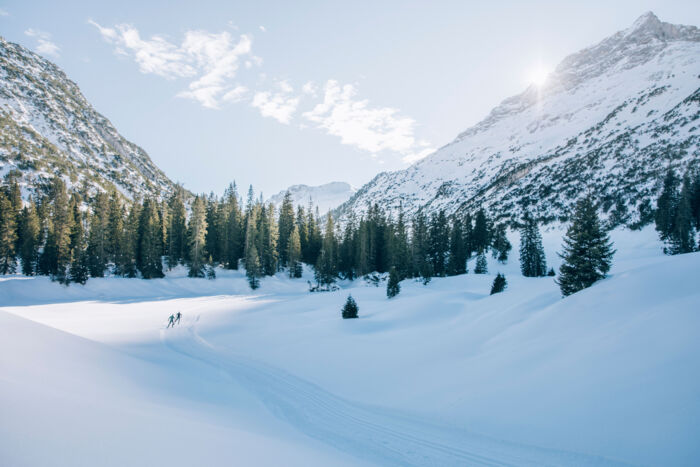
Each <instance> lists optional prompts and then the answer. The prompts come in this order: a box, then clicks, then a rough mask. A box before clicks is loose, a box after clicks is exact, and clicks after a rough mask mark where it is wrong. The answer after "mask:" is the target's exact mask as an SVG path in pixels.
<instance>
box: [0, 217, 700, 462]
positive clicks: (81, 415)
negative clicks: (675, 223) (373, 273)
mask: <svg viewBox="0 0 700 467" xmlns="http://www.w3.org/2000/svg"><path fill="white" fill-rule="evenodd" d="M561 235H562V231H561V229H552V230H550V231H548V232H546V233H545V234H544V241H545V249H546V252H547V259H548V261H550V262H551V264H552V265H554V266H556V265H557V260H556V256H555V254H554V252H555V251H556V250H558V249H559V246H560V244H561ZM515 240H516V239H515V238H512V239H511V241H513V242H514V244H517V242H516V241H515ZM613 240H614V241H615V246H616V248H617V249H618V253H617V255H616V260H615V264H614V268H613V271H612V275H611V277H610V278H609V279H607V280H605V281H602V282H601V283H599V284H596V285H595V286H594V287H592V288H590V289H588V290H585V291H583V292H581V293H578V294H575V295H573V296H570V297H568V298H566V299H562V298H561V297H560V294H559V292H558V289H557V287H556V285H555V284H554V282H553V280H552V278H523V277H521V276H520V275H519V274H517V269H518V265H517V261H513V260H511V261H510V262H509V263H508V264H506V265H497V264H496V263H494V262H490V264H489V269H490V271H491V274H489V275H474V274H471V273H470V274H467V275H464V276H458V277H453V278H442V279H440V278H437V279H433V281H432V282H431V283H430V284H429V285H428V286H425V287H424V286H423V285H421V284H419V283H416V282H411V281H404V282H402V284H401V285H402V292H401V294H400V295H399V296H398V297H397V298H395V299H393V300H390V301H389V300H387V299H386V297H385V290H384V288H383V287H380V288H375V287H371V286H365V285H364V283H361V282H360V281H358V282H355V283H344V284H342V285H343V290H341V291H338V292H334V293H322V294H309V293H308V292H306V284H305V282H304V280H289V279H287V278H285V277H283V276H282V275H280V276H277V277H273V278H267V279H265V280H263V282H262V287H261V289H260V290H259V291H257V292H256V293H251V292H250V291H249V290H248V289H247V286H246V285H245V278H244V276H243V274H242V272H240V271H230V272H227V271H221V272H220V274H219V277H218V278H217V279H216V280H214V281H207V280H196V279H188V278H186V277H183V276H184V273H183V271H176V274H175V275H172V276H169V277H167V278H165V279H162V280H152V281H143V280H133V279H115V278H108V279H92V280H90V281H89V282H88V283H87V285H86V286H85V287H81V286H71V287H69V288H64V287H62V286H59V285H57V284H54V283H51V282H49V281H48V280H47V279H46V278H42V277H38V278H29V279H27V278H20V277H13V278H7V279H4V280H2V281H0V295H2V296H3V297H4V300H3V304H4V306H2V307H0V319H1V320H2V325H1V326H0V332H2V333H3V335H2V336H1V337H0V375H2V377H1V379H0V384H2V386H0V392H2V394H0V395H1V396H2V397H0V404H1V406H0V411H2V413H3V414H5V413H11V414H12V416H11V417H9V418H6V417H3V418H2V419H0V432H2V433H3V436H2V437H0V457H2V458H5V457H6V456H12V457H8V458H11V459H17V460H18V463H20V464H26V465H42V463H41V462H40V460H41V459H39V460H37V458H33V457H32V456H39V455H40V453H41V452H42V449H41V448H40V446H41V443H42V442H44V441H46V442H49V443H50V444H51V443H55V444H62V443H67V444H68V445H69V446H70V447H71V449H70V450H66V451H67V452H65V453H61V452H59V451H57V450H49V451H48V452H50V453H57V452H58V454H60V455H62V456H66V457H65V459H67V461H66V462H54V465H55V464H59V465H74V463H73V462H71V461H72V460H75V459H76V458H77V457H78V456H80V455H81V454H83V455H84V457H81V459H84V461H83V462H84V463H85V464H88V465H89V461H90V460H93V461H95V462H93V464H94V463H100V462H99V459H100V457H99V456H101V455H102V454H100V453H99V452H96V450H94V449H92V448H90V447H89V446H91V445H92V444H91V443H84V444H83V443H80V442H79V440H78V441H76V440H75V439H74V438H75V437H77V438H80V436H88V435H86V434H83V433H81V432H77V433H76V432H69V433H67V434H64V433H63V430H62V429H61V428H60V427H61V426H62V425H61V423H60V422H61V421H63V420H67V417H68V415H67V414H68V413H70V414H71V417H72V419H73V422H74V423H75V425H76V426H78V427H83V426H85V427H88V428H89V429H90V432H91V433H92V432H96V433H101V432H103V431H104V430H109V432H110V433H111V437H110V440H109V441H107V443H108V447H112V446H114V445H113V444H109V443H111V442H112V440H113V439H116V440H125V441H124V442H125V443H130V442H133V443H134V445H135V446H136V448H135V451H130V450H120V449H116V448H115V449H114V450H112V451H113V452H116V453H117V454H115V455H116V456H117V457H116V458H115V459H114V463H115V464H118V461H122V464H133V462H132V461H133V457H132V456H134V455H136V456H140V454H139V453H141V452H144V453H146V454H147V455H146V457H144V459H148V460H150V459H151V458H150V457H148V455H152V453H153V451H151V450H150V449H151V446H154V445H157V444H161V445H165V444H166V441H165V438H166V437H167V436H170V435H172V436H175V440H176V444H177V445H179V446H180V449H179V451H178V452H179V454H178V456H175V455H174V454H172V455H170V454H163V455H164V456H166V457H164V459H163V460H164V462H165V463H167V464H168V465H190V464H191V463H192V460H193V459H194V458H196V456H198V455H202V456H204V457H203V459H204V461H203V463H206V464H209V465H229V464H230V463H231V461H232V460H233V459H234V458H235V456H236V454H238V455H239V456H241V457H240V458H239V463H242V464H244V465H258V462H247V460H248V459H256V458H254V457H250V456H256V455H259V453H260V452H262V453H264V454H265V455H267V456H270V457H266V459H269V461H268V463H270V464H274V462H275V460H279V459H280V458H281V457H283V456H285V455H287V451H286V450H290V451H289V452H290V453H291V454H289V456H290V458H291V459H302V460H303V459H306V462H305V463H304V462H301V461H299V462H297V463H300V465H338V464H342V463H347V462H350V463H357V464H358V465H360V464H363V463H370V464H375V465H615V464H616V463H617V462H623V463H632V464H646V465H664V466H665V465H697V463H698V462H699V461H700V449H699V448H698V445H697V443H696V439H697V433H698V430H699V429H700V427H699V426H698V420H700V397H698V395H699V394H700V377H698V373H697V371H696V367H697V361H698V358H700V341H698V339H697V336H696V334H697V329H700V314H698V309H700V308H699V307H698V304H699V303H700V291H698V289H697V287H694V285H695V282H694V281H695V276H696V271H697V270H698V268H700V254H698V253H694V254H688V255H681V256H675V257H666V256H664V255H662V254H661V252H660V244H659V243H658V241H657V240H656V235H655V232H654V231H653V229H646V230H644V231H643V232H642V233H637V232H630V231H623V230H617V231H614V232H613ZM516 250H517V248H516ZM512 257H513V258H517V251H515V252H513V255H512ZM472 266H473V265H470V269H472ZM497 271H501V272H505V273H506V276H507V278H508V281H509V287H508V289H507V290H506V292H504V293H503V294H500V295H495V296H489V295H488V290H489V287H490V284H491V281H492V280H493V276H494V274H495V272H497ZM306 273H307V274H308V273H309V271H306ZM348 293H352V295H353V296H354V297H355V298H356V299H357V302H358V304H359V306H360V319H359V320H352V321H343V320H341V319H340V318H339V314H340V312H339V310H340V307H341V306H342V303H343V301H344V300H345V297H346V296H347V294H348ZM177 310H181V311H182V312H183V313H184V321H183V323H182V325H180V326H179V327H178V328H176V329H174V330H167V331H166V330H164V329H163V324H164V321H165V318H166V317H167V316H168V315H169V314H170V313H173V312H175V311H177ZM5 312H9V313H11V314H13V315H16V316H15V317H8V316H7V315H6V314H3V313H5ZM18 317H21V318H26V319H30V320H33V321H37V322H40V323H43V324H44V325H47V326H50V327H53V328H56V329H58V330H62V331H66V332H69V333H72V334H76V335H79V336H82V337H84V338H87V339H89V340H90V341H92V342H88V341H84V340H82V339H78V338H77V337H74V336H68V335H66V334H63V333H60V332H59V331H57V330H51V329H48V328H45V327H41V326H39V325H37V324H32V323H28V322H27V321H25V320H24V319H20V318H18ZM32 349H33V350H32ZM97 362H99V368H96V366H97V365H98V363H97ZM67 381H68V382H69V383H70V384H69V383H67ZM54 388H56V389H54ZM74 391H75V394H72V393H73V392H74ZM91 391H94V392H91ZM54 393H55V394H56V396H55V397H54V395H53V394H54ZM102 393H104V397H97V396H95V394H102ZM91 394H92V396H91ZM76 400H77V401H82V400H87V401H89V402H90V404H89V405H80V403H78V402H76ZM17 407H30V408H32V410H33V412H36V413H37V417H38V418H37V419H36V420H35V419H32V418H26V417H25V418H22V417H21V415H20V409H19V408H17ZM51 407H53V409H51ZM64 407H67V408H66V409H65V410H64V409H63V408H64ZM127 407H129V409H128V410H127V409H126V408H127ZM131 407H134V409H131ZM120 409H124V410H125V411H126V413H127V415H120V416H118V417H117V419H116V420H117V421H116V422H115V423H114V424H110V425H109V427H107V425H106V423H107V422H105V421H104V420H109V419H110V417H112V416H113V414H115V413H117V412H119V410H120ZM51 410H53V412H52V411H51ZM44 411H45V413H44ZM95 411H97V412H96V413H98V414H101V413H104V414H105V416H104V417H103V418H100V417H97V416H95V417H96V418H100V420H102V421H101V422H100V421H99V420H96V419H95V418H93V413H95ZM134 413H135V414H138V417H137V419H136V420H137V423H136V424H134V425H135V426H139V427H140V426H143V427H144V428H143V429H139V430H137V433H135V434H134V433H129V430H130V429H132V426H134V425H131V426H130V427H129V428H126V427H125V426H124V425H123V424H122V423H121V422H122V421H123V420H124V419H125V417H129V416H134V417H136V415H134ZM60 414H63V415H60ZM115 416H116V415H115ZM194 421H196V422H197V423H200V424H201V425H202V426H203V427H204V428H201V427H200V426H198V427H193V425H192V423H194ZM17 426H20V427H22V429H23V431H22V430H19V431H20V432H19V433H17V431H18V430H16V428H15V427H17ZM214 427H215V428H214ZM100 430H102V431H100ZM197 430H200V431H201V434H197V435H194V434H192V433H195V432H196V431H197ZM219 430H221V431H219ZM33 431H37V432H39V433H41V436H37V437H32V436H30V435H29V433H32V432H33ZM6 433H10V436H9V437H7V436H5V434H6ZM183 433H187V436H188V437H192V438H191V441H185V440H184V439H183V438H182V437H178V436H180V435H178V434H183ZM208 433H214V434H213V435H212V436H211V437H209V436H208ZM161 435H162V437H161ZM219 436H221V437H223V438H225V437H227V436H232V437H233V438H235V439H236V440H238V439H242V441H241V443H238V444H236V447H235V448H233V449H232V450H227V449H225V448H224V447H222V446H218V445H217V443H218V442H219V440H221V439H222V438H221V437H219ZM99 437H100V436H99V434H90V435H89V437H88V438H87V439H88V440H90V441H94V442H95V443H96V442H98V439H99ZM250 437H252V438H250ZM180 441H181V442H180ZM249 441H250V442H249ZM236 442H237V441H236ZM115 444H116V442H115ZM266 445H267V446H268V447H267V449H265V448H264V446H266ZM292 446H293V447H292ZM278 447H279V457H278V456H277V455H278ZM56 449H58V448H56ZM258 449H260V451H258ZM232 451H235V452H232ZM134 452H136V454H134ZM164 452H165V451H164ZM217 455H220V456H221V457H216V456H217ZM260 455H262V454H260ZM329 456H330V457H329ZM348 456H352V458H350V457H348ZM59 458H60V459H64V458H63V457H59ZM96 459H97V461H96ZM140 459H141V457H138V459H137V460H140ZM240 459H243V460H240ZM329 459H332V460H329ZM19 461H22V462H19ZM256 461H257V459H256ZM290 462H291V461H290ZM136 463H137V464H138V463H139V462H136ZM292 463H293V462H292Z"/></svg>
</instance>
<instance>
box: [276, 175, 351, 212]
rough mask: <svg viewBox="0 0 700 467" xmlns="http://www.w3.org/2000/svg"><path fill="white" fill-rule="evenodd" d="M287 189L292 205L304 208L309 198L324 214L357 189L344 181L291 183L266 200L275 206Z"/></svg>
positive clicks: (344, 200)
mask: <svg viewBox="0 0 700 467" xmlns="http://www.w3.org/2000/svg"><path fill="white" fill-rule="evenodd" d="M287 191H289V193H290V194H291V195H292V202H293V203H294V206H299V205H301V206H304V208H306V206H308V205H309V200H311V203H312V204H313V205H314V206H318V210H319V212H320V213H321V214H324V213H326V212H328V211H329V210H331V209H335V208H337V207H338V206H340V205H341V204H343V203H345V202H346V201H347V200H348V199H350V197H352V195H354V194H355V192H356V191H357V189H356V188H353V187H352V186H351V185H350V184H348V183H345V182H331V183H326V184H325V185H319V186H308V185H292V186H290V187H289V188H287V189H286V190H283V191H280V192H279V193H277V194H276V195H274V196H272V197H271V198H270V199H268V200H267V202H268V203H273V204H274V205H275V206H279V205H281V204H282V200H283V199H284V195H285V193H286V192H287Z"/></svg>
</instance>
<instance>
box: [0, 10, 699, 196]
mask: <svg viewBox="0 0 700 467" xmlns="http://www.w3.org/2000/svg"><path fill="white" fill-rule="evenodd" d="M650 10H651V11H653V12H654V13H656V15H657V16H658V17H659V18H660V19H661V20H662V21H666V22H671V23H676V24H692V25H700V2H697V1H668V0H667V1H647V0H635V1H628V0H616V1H614V2H611V1H609V0H606V1H599V0H589V1H586V2H567V1H562V0H559V1H531V2H525V1H489V2H487V1H482V2H476V1H466V0H462V1H451V2H448V1H422V2H419V1H367V2H365V1H359V0H358V1H353V2H347V1H344V2H334V1H318V2H312V1H300V2H286V1H285V2H283V1H279V2H267V1H262V0H259V1H255V2H253V1H249V2H238V1H235V2H234V1H221V2H216V1H205V0H200V1H198V2H196V3H195V2H176V1H159V0H156V1H148V2H144V1H138V2H137V1H128V0H126V1H119V2H95V1H70V0H62V1H55V0H52V1H31V0H21V1H3V0H0V35H2V36H3V37H4V38H5V39H6V40H9V41H11V42H16V43H19V44H21V45H23V46H26V47H28V48H30V49H32V50H34V51H35V52H37V53H39V54H41V55H43V56H45V57H47V58H48V59H50V60H52V61H53V62H55V63H56V64H58V65H59V66H60V67H61V68H62V69H63V70H64V71H65V72H66V74H67V75H68V77H69V78H71V79H72V80H73V81H75V82H76V83H77V84H78V86H79V87H80V89H81V90H82V92H83V94H84V95H85V97H86V98H87V99H88V100H89V101H90V102H91V103H92V104H93V106H94V107H95V108H96V109H97V111H99V112H100V113H102V114H103V115H105V116H106V117H107V118H109V119H110V121H111V122H112V123H113V124H114V125H115V127H116V128H117V130H118V131H119V132H120V133H121V134H122V135H123V136H125V137H126V138H128V139H129V140H131V141H133V142H134V143H136V144H138V145H139V146H141V147H143V148H144V149H145V150H146V151H147V152H148V154H149V155H150V157H151V158H152V159H153V161H154V162H155V163H156V164H157V165H158V166H159V167H160V168H161V169H163V171H164V172H165V173H166V175H168V177H170V178H171V179H173V180H175V181H178V182H181V183H182V184H184V186H185V187H186V188H188V189H189V190H192V191H194V192H199V193H209V192H214V193H217V194H221V193H222V192H223V191H224V189H225V188H226V187H227V186H228V185H229V183H231V182H232V181H236V182H237V184H238V186H239V187H243V188H239V191H241V192H244V191H245V190H246V189H247V187H248V185H250V184H252V185H253V186H254V188H255V190H256V192H262V193H263V194H264V195H265V197H268V196H270V195H273V194H275V193H277V192H279V191H281V190H284V189H285V188H286V187H288V186H290V185H293V184H300V183H303V184H308V185H319V184H323V183H327V182H330V181H345V182H348V183H350V184H352V185H354V186H355V187H360V186H362V185H363V184H364V183H366V182H368V181H369V180H371V179H372V178H373V177H374V176H375V175H376V174H378V173H380V172H383V171H389V170H399V169H402V168H405V167H407V166H408V165H410V164H411V163H413V162H415V161H417V160H419V159H420V158H422V157H425V156H426V155H427V154H429V153H430V152H431V151H433V150H435V149H437V148H439V147H441V146H443V145H445V144H447V143H449V142H450V141H451V140H452V139H453V138H454V137H455V136H456V135H457V134H458V133H460V132H462V131H463V130H465V129H467V128H468V127H470V126H472V125H474V124H476V123H477V122H478V121H480V120H481V119H482V118H484V117H485V116H486V115H487V114H488V112H489V111H490V110H491V109H492V108H493V107H494V106H496V105H497V104H498V103H499V102H501V101H502V100H503V99H505V98H507V97H509V96H511V95H514V94H518V93H519V92H522V91H523V90H524V89H525V88H526V87H527V86H529V85H530V84H532V83H533V81H537V80H539V79H542V77H543V76H544V75H546V72H547V71H548V70H552V69H553V68H554V67H556V65H557V63H558V62H559V61H561V60H562V59H563V58H564V57H566V56H567V55H569V54H571V53H574V52H576V51H577V50H580V49H582V48H585V47H587V46H590V45H593V44H595V43H597V42H599V41H600V40H602V39H603V38H605V37H607V36H609V35H611V34H613V33H615V32H616V31H618V30H622V29H625V28H627V27H629V26H630V25H631V24H632V23H633V22H634V20H635V19H636V18H637V17H638V16H640V15H641V14H643V13H644V12H646V11H650Z"/></svg>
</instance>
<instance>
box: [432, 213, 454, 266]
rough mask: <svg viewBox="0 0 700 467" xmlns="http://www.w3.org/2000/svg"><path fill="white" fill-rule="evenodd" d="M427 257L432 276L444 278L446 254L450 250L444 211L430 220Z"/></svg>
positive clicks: (448, 231) (448, 232)
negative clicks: (428, 257)
mask: <svg viewBox="0 0 700 467" xmlns="http://www.w3.org/2000/svg"><path fill="white" fill-rule="evenodd" d="M429 238H430V240H429V241H430V243H429V255H430V261H431V262H432V268H433V274H434V275H436V276H444V275H445V273H446V270H447V254H448V252H449V248H450V228H449V226H448V224H447V217H446V216H445V211H442V210H440V211H439V212H438V213H437V214H433V215H432V216H431V218H430V236H429Z"/></svg>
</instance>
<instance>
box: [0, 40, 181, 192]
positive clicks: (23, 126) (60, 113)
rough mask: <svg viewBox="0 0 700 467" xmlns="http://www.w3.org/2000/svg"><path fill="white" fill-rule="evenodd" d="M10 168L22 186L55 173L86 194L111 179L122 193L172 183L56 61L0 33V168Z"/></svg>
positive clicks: (109, 183) (163, 188)
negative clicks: (4, 37) (18, 175)
mask: <svg viewBox="0 0 700 467" xmlns="http://www.w3.org/2000/svg"><path fill="white" fill-rule="evenodd" d="M11 170H17V171H19V172H20V173H21V174H22V178H21V181H22V185H23V188H24V189H25V194H26V193H27V189H30V191H31V189H34V188H36V187H37V186H40V185H41V184H42V183H44V182H46V180H47V179H49V178H51V177H53V176H54V175H55V174H61V175H62V176H63V177H64V178H65V179H66V181H67V182H68V186H70V187H73V188H75V189H77V190H82V191H85V192H88V193H90V194H94V193H95V191H96V190H105V189H107V188H108V187H116V188H117V189H118V190H119V191H120V192H121V193H123V194H124V195H126V196H127V197H130V198H133V197H134V196H141V197H143V196H144V195H146V194H148V195H156V196H159V195H161V194H163V193H165V192H168V191H170V190H171V189H172V187H173V182H172V181H170V180H169V179H168V178H167V177H166V176H165V174H164V173H163V172H162V171H161V170H160V169H159V168H158V167H156V166H155V164H153V162H152V161H151V159H150V158H149V157H148V154H146V152H145V151H144V150H143V149H141V148H140V147H138V146H136V145H135V144H133V143H131V142H130V141H127V140H126V139H124V138H123V137H122V136H121V135H120V134H119V133H118V132H117V130H116V129H115V128H114V126H112V124H111V123H110V122H109V120H107V119H106V118H105V117H104V116H102V115H101V114H99V113H98V112H97V111H96V110H95V109H94V108H93V107H92V106H91V105H90V103H89V102H88V101H87V100H86V99H85V97H84V96H83V95H82V94H81V93H80V89H78V86H77V85H76V84H75V83H74V82H72V81H71V80H70V79H68V77H67V76H66V75H65V73H64V72H63V71H62V70H61V69H60V68H58V67H57V66H56V65H55V64H53V63H51V62H50V61H48V60H46V59H45V58H43V57H41V56H39V55H37V54H35V53H34V52H31V51H30V50H28V49H26V48H24V47H22V46H20V45H17V44H13V43H11V42H7V41H5V40H4V39H3V38H0V176H2V175H5V174H7V173H8V172H9V171H11Z"/></svg>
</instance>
